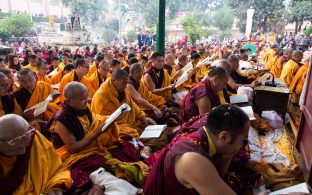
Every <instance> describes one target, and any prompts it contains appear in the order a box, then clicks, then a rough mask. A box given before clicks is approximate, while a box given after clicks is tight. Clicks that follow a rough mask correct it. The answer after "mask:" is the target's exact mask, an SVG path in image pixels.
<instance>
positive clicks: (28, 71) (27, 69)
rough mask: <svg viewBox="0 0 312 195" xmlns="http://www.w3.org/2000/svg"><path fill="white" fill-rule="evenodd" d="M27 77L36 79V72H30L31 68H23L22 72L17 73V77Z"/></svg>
mask: <svg viewBox="0 0 312 195" xmlns="http://www.w3.org/2000/svg"><path fill="white" fill-rule="evenodd" d="M27 75H30V76H33V77H35V74H34V72H33V71H32V70H30V69H29V68H23V69H22V70H20V71H18V72H17V77H21V76H27Z"/></svg>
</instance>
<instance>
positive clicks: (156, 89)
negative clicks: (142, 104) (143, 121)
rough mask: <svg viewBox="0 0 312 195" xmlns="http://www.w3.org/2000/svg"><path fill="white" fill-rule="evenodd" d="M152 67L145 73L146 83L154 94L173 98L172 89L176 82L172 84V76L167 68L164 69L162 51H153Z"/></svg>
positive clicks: (167, 98) (168, 98) (166, 98)
mask: <svg viewBox="0 0 312 195" xmlns="http://www.w3.org/2000/svg"><path fill="white" fill-rule="evenodd" d="M150 60H151V62H152V65H151V67H150V68H149V69H148V70H147V71H146V73H145V75H144V83H145V84H146V86H147V87H148V89H149V90H151V91H152V92H153V93H154V94H156V95H160V96H162V97H164V98H165V100H170V99H172V94H171V91H172V90H173V89H174V84H171V78H170V75H169V74H168V72H167V70H164V68H163V67H164V56H163V55H162V54H160V53H157V52H155V53H153V54H152V56H151V57H150Z"/></svg>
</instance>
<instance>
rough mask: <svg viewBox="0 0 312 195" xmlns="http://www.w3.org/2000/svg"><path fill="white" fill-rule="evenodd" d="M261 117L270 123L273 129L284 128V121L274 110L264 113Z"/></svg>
mask: <svg viewBox="0 0 312 195" xmlns="http://www.w3.org/2000/svg"><path fill="white" fill-rule="evenodd" d="M261 117H262V118H264V119H266V120H267V121H268V122H269V124H270V126H271V127H272V129H279V128H283V119H282V118H281V117H280V115H279V114H278V113H277V112H275V111H274V110H271V111H263V112H262V113H261Z"/></svg>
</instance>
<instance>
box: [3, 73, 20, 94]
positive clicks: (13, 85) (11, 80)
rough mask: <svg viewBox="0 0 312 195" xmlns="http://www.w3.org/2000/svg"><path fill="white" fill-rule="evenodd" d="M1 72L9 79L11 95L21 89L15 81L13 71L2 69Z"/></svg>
mask: <svg viewBox="0 0 312 195" xmlns="http://www.w3.org/2000/svg"><path fill="white" fill-rule="evenodd" d="M0 72H2V73H3V74H4V75H5V76H6V77H7V78H8V81H9V84H10V86H9V89H8V92H9V93H11V92H12V91H15V90H17V89H18V88H19V87H20V84H19V83H18V82H16V81H15V80H14V75H13V73H12V71H11V70H9V69H3V68H0Z"/></svg>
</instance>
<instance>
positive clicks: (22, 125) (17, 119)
mask: <svg viewBox="0 0 312 195" xmlns="http://www.w3.org/2000/svg"><path fill="white" fill-rule="evenodd" d="M29 126H30V125H29V124H28V122H27V121H26V120H25V119H24V118H23V117H21V116H19V115H16V114H6V115H4V116H2V117H0V139H1V140H9V139H12V138H14V137H17V136H20V135H23V134H24V133H25V132H27V131H28V129H29Z"/></svg>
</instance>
